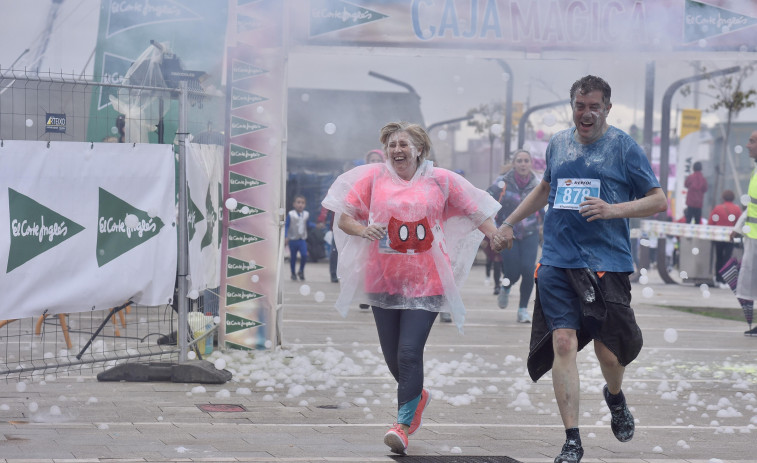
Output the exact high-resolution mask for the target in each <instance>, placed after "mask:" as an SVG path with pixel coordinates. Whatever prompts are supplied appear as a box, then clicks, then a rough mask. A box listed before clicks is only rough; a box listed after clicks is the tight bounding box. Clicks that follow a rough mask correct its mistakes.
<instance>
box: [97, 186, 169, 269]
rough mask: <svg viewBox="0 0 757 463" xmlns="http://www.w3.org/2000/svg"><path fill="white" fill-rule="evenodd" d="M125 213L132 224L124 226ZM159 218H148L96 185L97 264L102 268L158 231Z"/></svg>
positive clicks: (125, 220)
mask: <svg viewBox="0 0 757 463" xmlns="http://www.w3.org/2000/svg"><path fill="white" fill-rule="evenodd" d="M129 215H134V216H136V219H137V220H136V221H135V222H136V223H135V224H130V225H134V226H133V227H130V226H127V220H128V216H129ZM163 225H164V224H163V221H162V220H160V218H159V217H150V216H149V214H148V213H147V212H145V211H143V210H140V209H137V208H136V207H134V206H132V205H131V204H129V203H127V202H126V201H124V200H122V199H121V198H119V197H117V196H115V195H113V194H112V193H110V192H108V191H106V190H104V189H103V188H100V205H99V211H98V219H97V248H96V252H95V253H96V254H97V266H98V267H102V266H103V265H105V264H107V263H108V262H110V261H112V260H113V259H116V258H117V257H118V256H120V255H121V254H124V253H126V252H128V251H129V250H131V249H134V248H135V247H137V246H139V245H140V244H142V243H144V242H145V241H147V240H149V239H150V238H152V237H153V236H156V235H157V234H158V233H160V230H161V229H162V228H163Z"/></svg>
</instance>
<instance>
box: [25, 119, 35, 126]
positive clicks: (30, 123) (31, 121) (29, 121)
mask: <svg viewBox="0 0 757 463" xmlns="http://www.w3.org/2000/svg"><path fill="white" fill-rule="evenodd" d="M33 125H34V121H33V120H31V119H27V120H26V126H27V127H31V126H33Z"/></svg>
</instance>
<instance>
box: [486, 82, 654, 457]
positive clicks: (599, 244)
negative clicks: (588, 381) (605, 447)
mask: <svg viewBox="0 0 757 463" xmlns="http://www.w3.org/2000/svg"><path fill="white" fill-rule="evenodd" d="M610 96H611V89H610V86H609V85H608V84H607V82H605V81H604V80H603V79H601V78H599V77H595V76H585V77H583V78H581V79H580V80H578V81H576V82H575V83H574V84H573V86H572V87H571V89H570V100H571V106H572V108H573V122H574V124H575V127H574V128H570V129H568V130H564V131H562V132H559V133H557V134H556V135H555V136H554V137H553V138H552V139H551V140H550V142H549V146H548V147H547V153H546V161H547V168H546V171H545V172H544V177H543V179H542V181H541V183H540V184H539V185H538V186H537V187H536V188H535V189H534V191H533V192H531V194H529V195H528V196H527V197H526V198H525V199H524V200H523V202H522V203H521V204H520V206H518V208H516V209H515V211H513V212H512V213H511V214H510V215H509V216H508V217H507V218H506V219H505V221H504V222H503V223H502V225H501V226H500V227H499V233H498V235H497V236H495V237H494V238H493V239H494V243H493V244H494V246H495V247H498V248H501V249H505V248H508V249H509V248H510V247H511V246H512V241H513V226H514V225H515V224H517V223H518V222H520V221H521V220H523V219H524V218H526V217H528V216H530V215H531V214H533V213H534V212H535V211H537V210H539V209H542V208H544V206H547V205H549V209H548V210H547V213H546V215H545V218H544V246H543V251H542V258H541V261H540V263H539V267H537V272H536V286H537V295H536V306H535V307H534V323H533V325H532V329H531V345H530V353H529V358H528V369H529V374H530V375H531V378H532V379H533V380H534V381H536V380H537V379H538V378H540V377H541V376H542V375H543V374H544V373H546V372H547V371H549V370H550V369H551V370H552V382H553V388H554V392H555V398H556V400H557V405H558V408H559V410H560V416H561V418H562V421H563V425H564V426H565V434H566V440H565V444H564V445H563V447H562V451H561V453H560V455H558V456H557V457H556V458H555V460H554V461H555V463H579V462H580V461H581V458H582V457H583V447H582V446H581V437H580V433H579V429H578V416H579V410H578V408H579V391H580V380H579V374H578V367H577V364H576V357H577V352H578V351H579V350H580V349H581V348H583V347H584V346H585V345H586V344H588V342H590V341H592V340H593V341H594V351H595V353H596V355H597V359H598V360H599V363H600V367H601V369H602V374H603V376H604V378H605V381H606V383H607V384H606V385H605V387H604V396H605V401H606V402H607V405H608V407H609V408H610V412H611V415H612V419H611V427H612V431H613V433H614V434H615V437H616V438H617V439H618V440H620V441H621V442H626V441H628V440H630V439H631V438H632V437H633V432H634V420H633V416H632V415H631V413H630V411H629V410H628V406H627V405H626V401H625V397H624V396H623V393H622V391H621V385H622V382H623V374H624V371H625V366H626V365H628V363H630V362H631V361H632V360H633V359H635V358H636V356H637V355H638V353H639V351H640V350H641V344H642V337H641V330H640V329H639V327H638V325H637V324H636V321H635V318H634V316H633V310H632V309H631V307H630V301H631V285H630V281H629V278H628V276H629V274H631V273H632V272H633V270H634V267H633V260H632V256H631V243H630V236H629V225H628V219H629V218H634V217H647V216H650V215H653V214H655V213H657V212H661V211H665V210H666V209H667V201H666V198H665V194H664V193H663V191H662V189H661V188H660V184H659V182H658V181H657V179H656V178H655V176H654V172H653V171H652V168H651V166H650V165H649V161H648V160H647V158H646V156H645V154H644V151H643V150H642V149H641V147H639V145H638V144H637V143H636V142H635V141H634V140H633V139H632V138H631V137H630V136H629V135H628V134H626V133H625V132H623V131H621V130H619V129H617V128H615V127H612V126H610V125H608V124H607V115H608V114H609V112H610V109H611V108H612V103H611V102H610Z"/></svg>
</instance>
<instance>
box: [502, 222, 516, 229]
mask: <svg viewBox="0 0 757 463" xmlns="http://www.w3.org/2000/svg"><path fill="white" fill-rule="evenodd" d="M502 225H507V226H508V227H510V228H512V229H515V227H514V226H513V224H511V223H510V222H508V221H507V220H503V221H502Z"/></svg>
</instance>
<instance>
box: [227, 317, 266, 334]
mask: <svg viewBox="0 0 757 463" xmlns="http://www.w3.org/2000/svg"><path fill="white" fill-rule="evenodd" d="M261 325H262V323H260V322H259V321H256V320H250V319H247V318H243V317H240V316H239V315H234V314H232V313H228V312H227V313H226V334H231V333H236V332H237V331H242V330H247V329H250V328H255V327H256V326H261Z"/></svg>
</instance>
